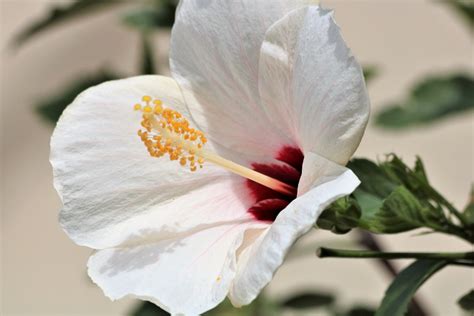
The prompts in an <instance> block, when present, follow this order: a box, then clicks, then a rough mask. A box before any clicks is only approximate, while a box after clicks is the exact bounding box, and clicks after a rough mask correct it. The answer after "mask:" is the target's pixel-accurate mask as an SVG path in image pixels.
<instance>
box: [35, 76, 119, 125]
mask: <svg viewBox="0 0 474 316" xmlns="http://www.w3.org/2000/svg"><path fill="white" fill-rule="evenodd" d="M117 78H118V76H116V75H113V74H111V73H109V72H100V73H98V74H96V75H91V76H87V77H84V78H81V79H79V80H75V81H74V82H72V83H70V84H68V85H67V86H66V87H64V88H63V89H61V92H60V93H58V94H56V95H54V96H51V97H49V98H47V99H45V100H44V101H41V102H40V103H39V104H38V106H37V108H36V110H37V112H38V114H39V115H40V116H41V117H43V118H44V119H46V120H47V121H49V122H50V123H56V121H57V120H58V119H59V117H60V116H61V114H62V113H63V111H64V109H65V108H66V107H67V106H68V105H69V104H70V103H71V102H72V101H74V99H75V98H76V97H77V95H78V94H80V93H81V92H82V91H84V90H86V89H87V88H90V87H92V86H95V85H98V84H100V83H102V82H104V81H109V80H113V79H117Z"/></svg>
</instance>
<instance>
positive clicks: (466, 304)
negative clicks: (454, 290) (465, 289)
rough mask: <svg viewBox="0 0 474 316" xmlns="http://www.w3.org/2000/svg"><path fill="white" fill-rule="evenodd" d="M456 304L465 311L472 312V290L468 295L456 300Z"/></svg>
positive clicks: (473, 298)
mask: <svg viewBox="0 0 474 316" xmlns="http://www.w3.org/2000/svg"><path fill="white" fill-rule="evenodd" d="M458 304H459V306H461V308H462V309H464V310H465V311H469V312H474V290H470V291H469V293H467V294H465V295H463V296H462V297H461V298H460V299H459V300H458Z"/></svg>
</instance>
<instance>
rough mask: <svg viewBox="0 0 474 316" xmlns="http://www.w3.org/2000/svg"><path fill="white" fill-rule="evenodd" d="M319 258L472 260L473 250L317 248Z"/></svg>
mask: <svg viewBox="0 0 474 316" xmlns="http://www.w3.org/2000/svg"><path fill="white" fill-rule="evenodd" d="M316 253H317V255H318V257H320V258H328V257H332V258H383V259H444V260H466V259H467V260H474V252H434V253H433V252H378V251H364V250H345V249H330V248H319V249H318V250H317V252H316Z"/></svg>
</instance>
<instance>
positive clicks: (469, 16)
mask: <svg viewBox="0 0 474 316" xmlns="http://www.w3.org/2000/svg"><path fill="white" fill-rule="evenodd" d="M443 3H445V4H447V5H449V6H450V7H451V8H453V9H454V10H456V11H457V12H458V13H459V14H461V15H462V16H463V17H465V18H466V21H467V22H468V23H469V26H470V27H471V28H473V27H474V2H473V1H472V0H445V1H443Z"/></svg>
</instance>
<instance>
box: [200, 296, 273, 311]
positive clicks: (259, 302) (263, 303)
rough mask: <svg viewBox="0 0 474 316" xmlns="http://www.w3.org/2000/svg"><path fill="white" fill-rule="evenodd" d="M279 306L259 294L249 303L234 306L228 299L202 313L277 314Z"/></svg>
mask: <svg viewBox="0 0 474 316" xmlns="http://www.w3.org/2000/svg"><path fill="white" fill-rule="evenodd" d="M279 314H280V310H279V306H278V305H277V304H275V303H274V302H273V301H270V300H268V299H267V298H266V297H265V296H264V295H262V294H260V295H259V296H258V297H257V298H256V299H255V300H254V301H253V302H252V303H251V304H250V305H245V306H242V307H240V308H237V307H234V306H233V305H232V304H231V303H230V301H229V300H228V299H226V300H225V301H224V302H222V303H221V304H219V305H218V306H217V307H216V308H214V309H213V310H210V311H209V312H207V313H204V315H205V316H253V315H258V316H278V315H279Z"/></svg>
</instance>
